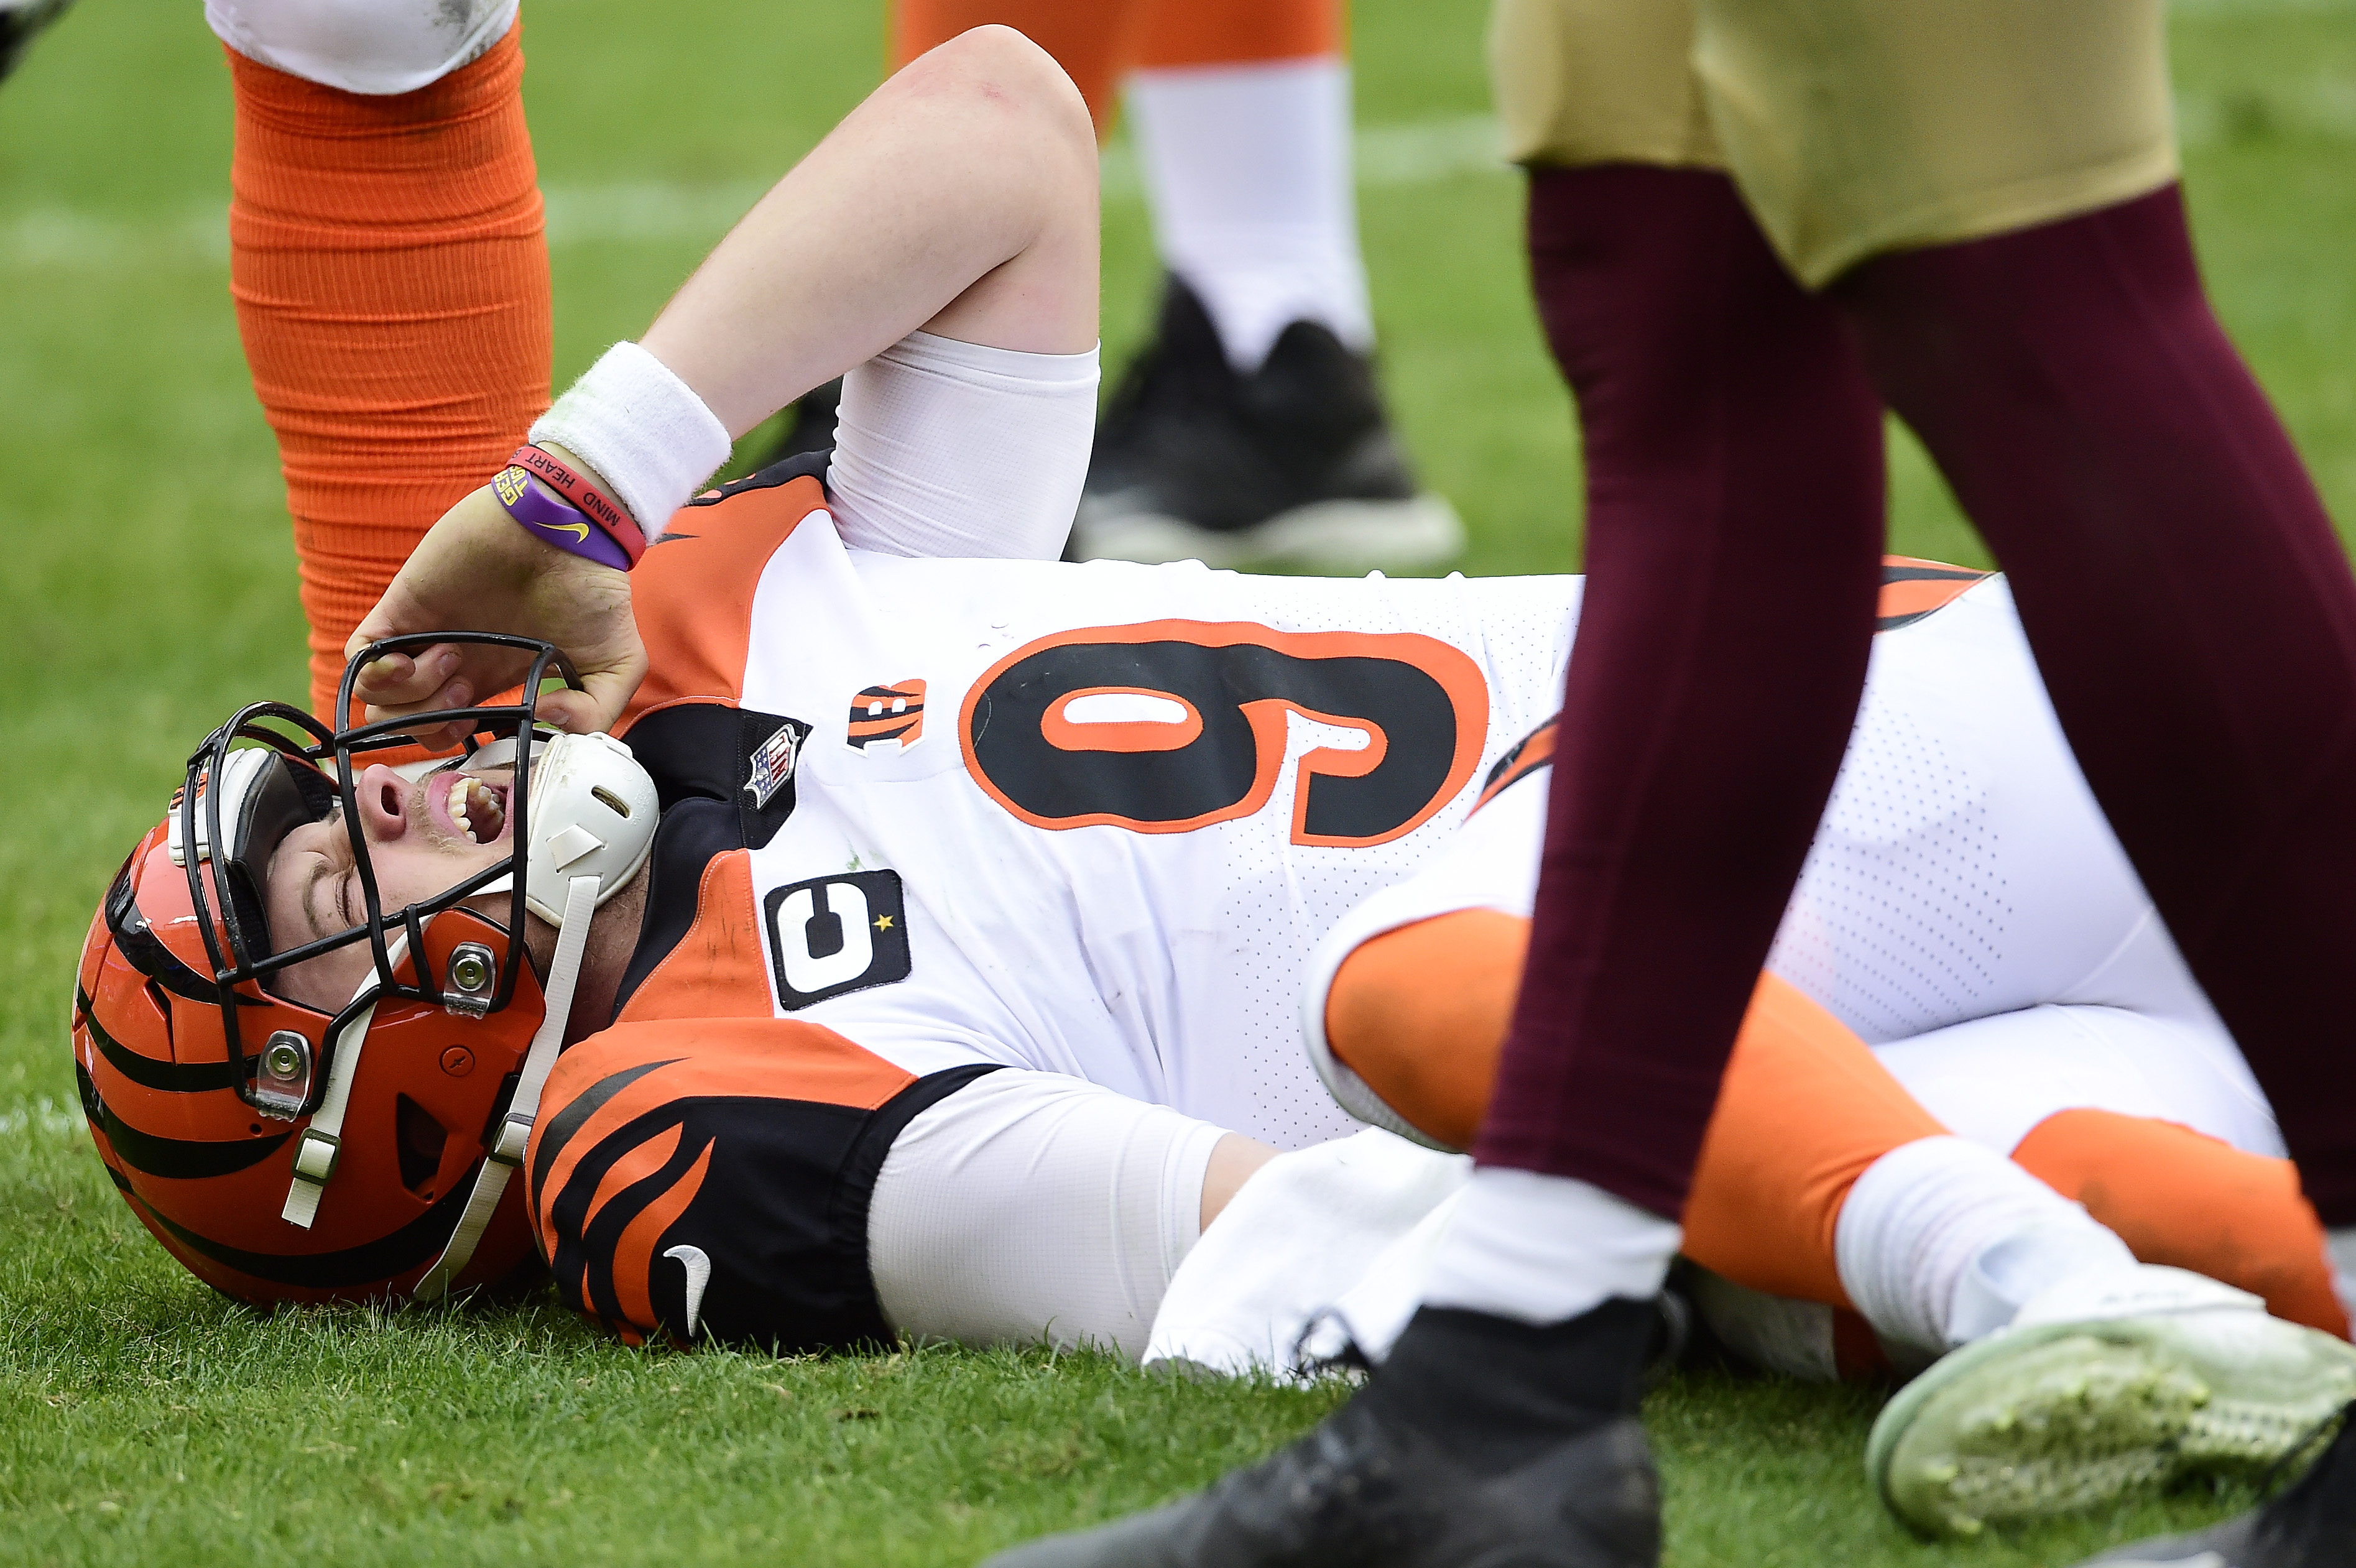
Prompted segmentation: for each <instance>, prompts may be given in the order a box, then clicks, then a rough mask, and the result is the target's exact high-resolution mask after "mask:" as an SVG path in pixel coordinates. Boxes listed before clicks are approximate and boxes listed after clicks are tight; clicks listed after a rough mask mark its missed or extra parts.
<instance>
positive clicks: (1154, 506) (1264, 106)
mask: <svg viewBox="0 0 2356 1568" xmlns="http://www.w3.org/2000/svg"><path fill="white" fill-rule="evenodd" d="M1141 23H1142V26H1141V27H1140V30H1139V37H1138V52H1137V65H1138V69H1137V70H1136V72H1135V74H1133V75H1132V76H1131V77H1130V79H1129V95H1128V101H1129V110H1130V126H1131V129H1132V131H1133V132H1134V133H1135V138H1136V143H1137V149H1138V154H1139V156H1140V159H1141V163H1142V165H1143V171H1144V175H1145V187H1146V192H1147V195H1148V197H1149V198H1150V204H1151V209H1152V215H1153V229H1154V238H1155V241H1156V244H1157V247H1158V248H1159V250H1160V251H1161V254H1162V264H1163V266H1164V267H1165V268H1166V269H1167V274H1168V275H1167V278H1166V280H1165V282H1164V284H1163V293H1162V313H1161V319H1160V322H1159V324H1158V326H1157V328H1156V334H1155V339H1154V341H1153V342H1152V343H1151V345H1149V346H1148V347H1146V348H1145V350H1144V351H1143V352H1142V353H1141V356H1140V357H1139V358H1138V360H1137V361H1136V363H1135V364H1134V365H1133V366H1132V367H1131V368H1130V372H1129V375H1128V376H1127V378H1126V379H1124V381H1123V382H1122V384H1121V386H1120V388H1119V390H1118V391H1117V392H1116V394H1115V396H1114V398H1113V400H1112V402H1111V404H1110V405H1109V406H1108V409H1107V411H1106V414H1105V426H1104V430H1103V432H1102V433H1101V434H1100V435H1099V436H1098V442H1097V453H1096V461H1095V463H1094V464H1093V465H1092V468H1091V471H1090V473H1089V476H1088V496H1087V500H1086V501H1085V502H1084V503H1083V504H1082V506H1081V508H1080V518H1079V524H1078V527H1077V528H1076V530H1075V534H1074V549H1075V553H1076V554H1078V555H1082V556H1089V555H1103V556H1119V557H1126V558H1129V559H1131V560H1180V559H1184V558H1188V557H1199V558H1200V559H1202V560H1207V561H1209V562H1210V563H1211V564H1213V565H1230V564H1237V563H1240V562H1242V561H1245V560H1254V559H1262V558H1272V559H1287V560H1299V561H1302V562H1305V563H1308V564H1312V565H1320V566H1326V567H1330V568H1344V569H1363V568H1365V567H1368V566H1386V567H1412V566H1419V565H1427V564H1430V563H1431V562H1434V561H1439V560H1446V559H1448V558H1449V557H1451V556H1452V555H1454V554H1455V553H1456V552H1457V551H1458V550H1459V549H1462V545H1463V530H1462V525H1461V524H1459V523H1458V521H1457V519H1456V515H1455V513H1454V511H1453V509H1452V508H1451V507H1449V505H1448V504H1447V502H1446V501H1444V500H1442V499H1441V498H1440V497H1439V496H1433V495H1430V494H1428V493H1424V492H1421V491H1419V489H1418V487H1417V485H1416V483H1415V479H1414V476H1413V475H1412V474H1411V472H1410V471H1409V469H1408V463H1407V459H1406V455H1405V453H1403V452H1402V451H1401V449H1400V447H1399V444H1398V440H1397V438H1396V437H1395V436H1394V434H1393V432H1392V431H1391V428H1390V425H1389V422H1388V421H1387V418H1386V416H1385V414H1384V411H1383V403H1382V395H1381V390H1380V389H1379V387H1378V386H1377V385H1376V379H1375V376H1374V368H1373V362H1372V359H1371V355H1372V353H1373V349H1374V336H1375V335H1374V325H1373V321H1372V318H1371V315H1370V314H1369V311H1368V306H1367V301H1366V278H1365V262H1364V261H1363V260H1362V259H1361V257H1360V255H1359V250H1358V220H1357V204H1356V199H1355V177H1354V171H1353V162H1352V146H1351V140H1352V132H1351V112H1350V71H1349V64H1348V61H1347V59H1346V58H1345V56H1344V48H1343V44H1344V40H1343V20H1342V15H1341V6H1340V5H1339V4H1338V0H1287V3H1286V4H1282V5H1263V4H1256V3H1254V0H1216V3H1215V4H1209V5H1202V4H1182V3H1179V0H1159V3H1157V4H1154V5H1149V6H1148V7H1147V8H1146V9H1145V11H1144V12H1143V14H1142V16H1141Z"/></svg>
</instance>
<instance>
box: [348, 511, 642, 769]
mask: <svg viewBox="0 0 2356 1568" xmlns="http://www.w3.org/2000/svg"><path fill="white" fill-rule="evenodd" d="M442 631H470V632H506V633H509V634H511V635H518V636H526V637H537V638H539V639H541V641H543V642H550V643H554V644H555V645H557V646H558V647H559V648H562V650H563V651H564V653H565V654H566V656H569V657H570V658H571V659H572V660H573V667H574V669H576V670H577V671H578V672H579V673H580V676H581V683H582V686H583V687H584V688H585V689H584V690H581V691H570V690H568V691H562V692H556V691H552V692H549V693H547V694H545V695H543V696H542V697H541V699H540V707H539V711H540V713H541V716H542V717H543V718H545V719H546V720H548V721H549V722H550V723H552V724H554V725H556V726H558V727H559V728H560V729H564V730H569V731H574V732H575V733H581V732H585V731H593V730H607V729H611V728H612V727H613V725H614V721H615V720H617V719H619V718H620V717H621V715H622V708H623V705H624V704H626V702H628V701H629V699H630V694H631V693H632V692H634V691H636V690H637V688H638V682H639V681H640V680H641V679H643V678H645V676H646V673H647V652H646V648H645V646H644V645H642V644H641V643H640V642H639V641H638V627H637V621H636V620H635V619H634V618H633V617H632V615H631V613H630V579H629V576H628V574H627V573H626V572H620V571H615V570H614V569H613V568H611V567H607V566H600V565H598V564H597V563H596V562H595V561H593V560H583V559H582V558H581V557H580V556H577V555H573V554H570V553H568V552H566V551H564V550H561V549H556V548H555V547H554V546H552V545H547V544H543V543H541V541H540V540H539V539H534V538H532V537H531V535H530V534H528V533H526V532H525V531H524V530H523V529H522V528H519V527H517V526H516V522H515V519H514V518H512V517H509V516H508V515H507V512H506V511H505V510H504V509H503V508H502V507H500V506H499V504H498V500H497V498H496V497H494V496H492V494H491V491H490V487H489V486H488V485H485V486H484V487H483V488H482V489H479V490H477V491H476V492H474V493H473V494H472V495H470V496H466V498H465V499H463V500H461V501H460V502H459V503H458V504H457V505H456V506H455V507H451V508H450V509H449V510H448V511H447V512H445V513H444V514H443V516H442V520H441V521H440V522H437V523H435V524H434V527H433V528H430V529H428V530H427V532H426V535H425V537H424V539H422V540H420V541H419V542H418V546H417V549H416V550H415V551H414V552H413V553H412V555H411V556H410V558H409V560H408V562H407V563H406V564H405V565H403V566H402V569H401V571H400V574H399V575H398V576H396V577H395V578H394V579H393V580H392V586H391V587H390V588H388V589H386V590H385V594H384V597H383V598H382V599H380V600H379V601H378V602H377V605H376V608H375V609H373V610H370V611H369V613H368V614H367V615H366V616H365V617H364V618H362V620H361V621H360V624H359V630H358V631H356V632H354V633H353V634H352V638H351V641H350V642H348V643H347V644H345V645H344V656H345V657H346V658H349V657H351V656H353V655H355V654H357V653H359V650H360V649H362V648H364V647H366V646H367V645H369V644H370V643H373V642H378V641H380V640H381V639H383V638H386V637H396V636H402V635H406V634H409V633H416V632H442ZM530 664H531V661H530V657H529V656H527V655H524V654H521V653H517V652H513V651H510V650H508V649H503V648H487V647H470V646H466V645H453V644H447V643H437V644H434V645H432V646H430V647H427V648H425V649H423V651H422V652H419V653H417V654H414V655H402V654H388V655H386V656H384V657H382V658H380V659H378V660H376V661H375V662H374V663H373V664H370V665H369V666H368V667H366V668H365V669H363V670H361V672H360V675H359V681H358V683H357V686H356V690H357V693H358V695H359V698H360V699H361V700H362V701H364V702H366V703H367V704H368V717H369V720H371V721H373V720H380V719H395V718H399V717H401V716H402V715H403V714H407V713H422V712H426V711H430V710H432V709H439V708H463V707H465V706H466V705H467V704H468V703H472V702H478V701H481V700H483V699H486V698H488V697H490V696H492V695H494V694H496V693H498V692H501V691H505V690H506V689H508V688H509V687H511V686H514V685H515V684H516V683H517V682H519V681H520V680H521V679H522V678H523V677H524V675H525V674H526V673H527V672H528V671H529V670H530ZM466 728H467V726H465V725H456V724H453V725H444V726H441V727H439V728H437V729H432V730H425V731H418V734H417V738H418V740H419V741H420V742H422V743H423V744H424V745H425V746H427V747H429V748H431V749H435V750H439V749H442V748H444V747H448V746H453V745H455V744H457V743H458V742H459V741H461V740H463V739H465V736H464V734H463V732H462V731H465V730H466Z"/></svg>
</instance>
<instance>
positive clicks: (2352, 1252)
mask: <svg viewBox="0 0 2356 1568" xmlns="http://www.w3.org/2000/svg"><path fill="white" fill-rule="evenodd" d="M2323 1250H2324V1253H2325V1255H2326V1256H2327V1257H2328V1258H2329V1260H2330V1264H2331V1284H2332V1286H2333V1288H2335V1289H2336V1290H2338V1291H2339V1292H2340V1306H2341V1307H2344V1308H2346V1309H2347V1312H2348V1321H2349V1322H2350V1323H2351V1324H2356V1225H2351V1226H2349V1227H2347V1228H2346V1229H2344V1230H2339V1231H2333V1232H2329V1234H2328V1235H2326V1236H2325V1237H2324V1241H2323Z"/></svg>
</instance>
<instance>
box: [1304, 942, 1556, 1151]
mask: <svg viewBox="0 0 2356 1568" xmlns="http://www.w3.org/2000/svg"><path fill="white" fill-rule="evenodd" d="M1528 944H1529V922H1528V921H1526V920H1524V919H1522V918H1520V917H1518V916H1515V915H1510V914H1505V913H1503V912H1500V911H1497V910H1492V909H1466V910H1457V911H1455V912H1451V913H1449V914H1443V915H1439V916H1435V917H1434V918H1432V919H1430V920H1423V921H1418V922H1417V923H1414V924H1412V925H1406V926H1401V927H1399V928H1398V929H1397V930H1394V931H1388V932H1385V933H1383V934H1382V935H1380V936H1377V937H1375V938H1374V939H1372V940H1371V941H1368V942H1365V943H1363V944H1360V945H1359V946H1358V947H1357V948H1356V949H1355V951H1354V952H1352V953H1351V955H1349V956H1348V957H1347V958H1344V960H1343V961H1342V963H1341V965H1340V966H1339V967H1338V968H1337V969H1336V970H1335V971H1334V975H1333V985H1332V986H1331V987H1329V988H1328V989H1327V991H1326V994H1325V1039H1326V1044H1327V1046H1328V1047H1329V1048H1330V1049H1331V1050H1332V1051H1333V1054H1334V1056H1335V1057H1336V1058H1337V1059H1339V1060H1340V1061H1342V1062H1343V1063H1344V1065H1346V1066H1347V1067H1348V1068H1349V1069H1350V1070H1351V1071H1352V1072H1355V1073H1356V1074H1357V1075H1358V1076H1359V1078H1361V1079H1362V1080H1364V1081H1365V1085H1366V1087H1367V1088H1369V1089H1371V1090H1372V1091H1374V1093H1376V1095H1377V1096H1378V1097H1379V1098H1380V1099H1381V1100H1382V1102H1383V1104H1386V1105H1387V1106H1389V1107H1390V1108H1391V1110H1392V1111H1394V1112H1396V1113H1397V1114H1398V1115H1399V1116H1400V1117H1402V1118H1403V1119H1405V1120H1406V1121H1407V1122H1408V1124H1409V1125H1412V1126H1414V1127H1415V1128H1416V1129H1417V1130H1418V1131H1419V1132H1421V1133H1423V1134H1424V1135H1425V1136H1428V1137H1430V1138H1432V1139H1435V1140H1437V1141H1438V1142H1440V1143H1443V1144H1446V1145H1448V1146H1449V1147H1452V1148H1466V1147H1471V1145H1472V1138H1473V1135H1474V1134H1475V1133H1476V1132H1478V1131H1479V1129H1480V1125H1481V1117H1482V1115H1483V1112H1485V1111H1486V1110H1487V1108H1488V1104H1489V1091H1490V1088H1491V1086H1492V1085H1493V1084H1494V1082H1495V1080H1496V1073H1497V1057H1498V1054H1499V1052H1500V1051H1502V1050H1503V1048H1504V1045H1505V1029H1506V1026H1507V1025H1508V1024H1509V1023H1510V1022H1511V1020H1512V1017H1513V1008H1514V997H1515V993H1516V992H1517V991H1518V990H1519V989H1520V987H1521V976H1522V957H1523V955H1524V953H1525V951H1526V949H1527V947H1528Z"/></svg>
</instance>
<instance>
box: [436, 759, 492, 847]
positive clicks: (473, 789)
mask: <svg viewBox="0 0 2356 1568" xmlns="http://www.w3.org/2000/svg"><path fill="white" fill-rule="evenodd" d="M425 787H426V789H427V790H428V791H429V792H431V794H430V797H429V798H431V799H432V801H433V803H434V805H435V806H436V807H437V808H438V809H437V811H436V815H437V816H442V817H444V819H445V820H446V826H447V827H449V829H450V830H451V831H452V832H453V833H455V834H456V835H457V836H458V837H461V838H464V839H465V840H466V842H468V843H469V844H491V843H496V842H497V841H498V839H499V837H501V836H502V835H503V834H505V833H506V831H507V826H508V786H507V785H506V784H494V783H492V782H490V781H489V780H487V779H480V778H477V777H475V776H474V775H473V774H471V773H460V774H457V775H456V776H455V777H454V778H452V779H451V780H450V781H449V783H447V784H444V783H443V782H442V781H441V780H440V779H438V778H437V779H428V780H427V781H426V785H425Z"/></svg>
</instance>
